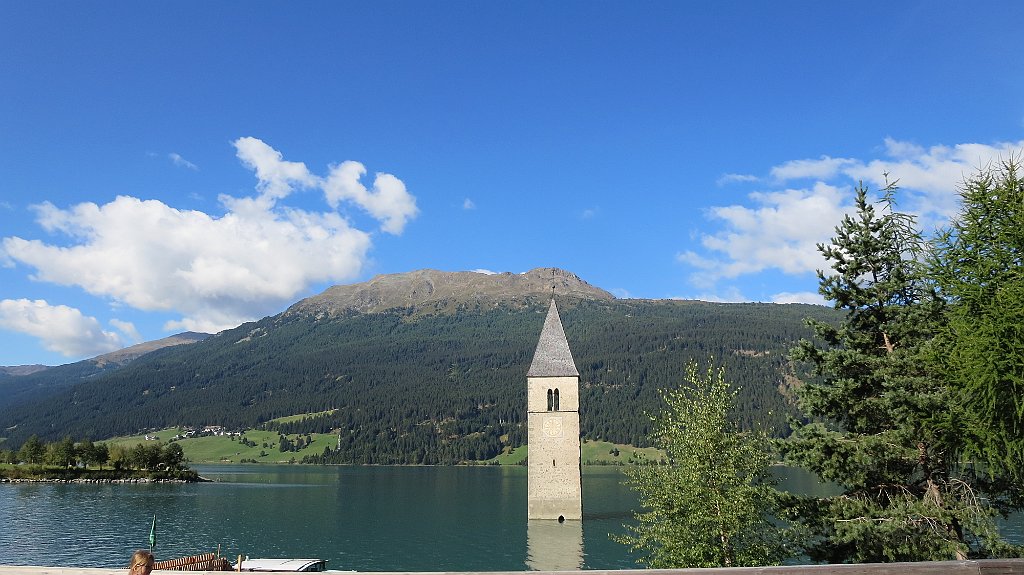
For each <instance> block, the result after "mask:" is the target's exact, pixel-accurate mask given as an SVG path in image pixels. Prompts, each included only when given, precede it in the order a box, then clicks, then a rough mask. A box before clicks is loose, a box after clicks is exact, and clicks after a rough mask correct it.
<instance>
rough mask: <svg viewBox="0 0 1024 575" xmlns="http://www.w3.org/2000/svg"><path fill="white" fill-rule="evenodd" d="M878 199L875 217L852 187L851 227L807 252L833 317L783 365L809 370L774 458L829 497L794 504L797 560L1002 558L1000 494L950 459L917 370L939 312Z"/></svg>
mask: <svg viewBox="0 0 1024 575" xmlns="http://www.w3.org/2000/svg"><path fill="white" fill-rule="evenodd" d="M894 191H895V186H887V187H886V188H885V189H884V190H883V192H884V196H883V199H882V201H881V203H880V207H881V213H880V212H879V211H876V208H875V205H874V204H872V203H871V202H870V201H869V199H868V195H867V190H866V189H865V188H864V187H863V186H859V187H858V188H857V190H856V214H855V215H847V216H846V217H845V218H844V219H843V221H842V222H841V224H840V225H839V226H837V228H836V236H835V237H834V238H832V240H831V243H830V244H829V245H819V250H820V251H821V252H822V254H823V255H824V256H825V258H826V259H827V260H829V261H830V262H831V267H832V270H833V273H831V274H826V273H824V272H821V271H819V272H818V276H819V280H820V292H821V293H822V295H824V296H825V297H826V299H828V300H830V301H832V302H834V304H835V307H836V308H837V309H840V310H845V312H846V317H845V319H844V320H843V321H842V322H841V323H840V325H838V326H833V325H830V324H827V323H822V322H814V321H812V322H810V323H811V325H812V326H813V327H814V329H815V333H816V336H817V338H818V340H819V341H818V342H817V343H812V342H810V341H806V340H805V341H802V342H801V343H800V345H799V346H798V347H797V348H795V349H794V350H793V352H792V355H791V356H792V358H793V359H794V360H796V361H798V362H804V364H805V365H809V366H810V368H811V369H810V375H811V379H809V380H808V381H806V382H805V383H804V385H803V386H802V387H801V388H800V389H799V390H798V398H799V404H800V407H801V409H802V410H803V412H804V413H805V415H806V418H807V419H806V422H805V423H803V424H796V425H795V430H794V433H793V434H792V435H791V437H790V438H789V440H787V441H786V442H785V443H784V444H783V453H784V455H785V456H786V459H787V462H789V463H792V464H797V465H800V466H803V467H805V468H807V469H809V470H811V471H813V472H814V473H816V474H817V475H818V476H820V477H821V479H823V480H825V481H829V482H833V483H835V484H837V485H838V486H840V488H841V489H842V493H841V494H840V495H837V496H834V497H825V498H818V499H809V500H806V501H805V502H804V504H803V506H802V508H800V509H799V515H800V517H801V518H802V520H803V521H804V522H805V524H806V525H807V527H808V528H809V529H810V530H811V532H812V533H813V535H814V539H813V541H812V543H811V544H810V545H809V546H808V548H807V554H808V555H809V556H810V557H811V558H812V559H814V560H818V561H827V562H851V561H852V562H884V561H919V560H945V559H954V558H959V559H963V558H967V557H987V556H992V555H998V554H1003V553H1009V552H1010V547H1009V546H1008V545H1007V544H1006V543H1005V542H1004V541H1003V540H1002V539H1001V538H1000V536H999V533H998V530H997V529H996V526H995V523H994V516H995V514H996V513H997V512H998V511H999V510H1000V509H999V506H1000V505H1001V502H1005V500H1004V499H1001V498H1000V497H1001V495H1000V492H998V490H997V489H994V488H993V486H992V485H990V484H988V483H987V482H986V481H984V480H983V479H982V478H980V477H979V476H978V474H977V473H976V470H975V469H974V468H973V467H971V466H968V465H961V464H960V462H959V461H958V460H957V459H956V458H955V453H954V452H953V451H952V449H951V445H952V444H953V442H954V439H953V438H952V437H951V433H950V426H949V414H950V413H951V412H952V410H951V406H952V403H951V402H952V398H951V396H950V393H949V389H948V387H947V386H945V385H944V384H943V383H942V380H941V378H940V377H938V376H937V374H936V373H934V371H933V370H932V369H931V364H929V363H928V362H926V361H924V359H923V358H924V356H926V355H927V353H929V349H930V346H931V344H932V341H933V337H934V334H935V333H936V331H937V330H938V329H939V328H940V326H941V325H942V321H943V313H944V301H943V300H942V299H941V298H939V297H937V295H936V294H935V293H934V290H932V289H931V288H930V284H929V283H928V282H927V281H926V280H925V277H924V275H923V273H922V272H923V268H922V266H921V265H920V263H919V262H920V261H921V258H922V255H923V250H924V249H925V243H924V241H923V239H922V237H921V235H920V234H919V232H918V231H917V229H916V224H915V222H914V220H913V218H912V217H911V216H909V215H907V214H903V213H899V212H896V211H894V209H893V193H894Z"/></svg>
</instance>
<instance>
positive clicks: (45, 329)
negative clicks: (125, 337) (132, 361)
mask: <svg viewBox="0 0 1024 575" xmlns="http://www.w3.org/2000/svg"><path fill="white" fill-rule="evenodd" d="M0 328H4V329H8V330H11V331H16V332H19V333H24V334H28V335H31V336H33V337H36V338H39V339H40V340H41V341H42V342H43V345H44V346H45V347H46V349H48V350H50V351H54V352H57V353H60V354H63V355H65V356H67V357H86V356H93V355H100V354H103V353H107V352H111V351H114V350H117V349H121V348H122V347H124V345H123V342H122V341H121V338H120V336H118V335H117V334H116V333H114V332H111V331H104V330H103V329H102V327H101V326H100V322H99V321H97V320H96V318H94V317H89V316H86V315H83V314H82V312H81V311H79V310H77V309H75V308H72V307H68V306H65V305H50V304H49V303H47V302H46V300H41V299H39V300H28V299H5V300H0Z"/></svg>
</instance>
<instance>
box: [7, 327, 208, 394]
mask: <svg viewBox="0 0 1024 575" xmlns="http://www.w3.org/2000/svg"><path fill="white" fill-rule="evenodd" d="M207 337H210V335H209V334H206V333H195V332H184V333H179V334H177V335H172V336H170V337H165V338H163V339H158V340H155V341H148V342H144V343H140V344H137V345H133V346H131V347H126V348H124V349H121V350H118V351H114V352H110V353H107V354H103V355H99V356H96V357H94V358H91V359H85V360H82V361H78V362H75V363H69V364H65V365H60V366H56V367H47V366H19V367H5V368H0V409H4V408H8V409H9V408H13V407H15V406H17V405H20V404H23V403H25V402H28V401H33V400H41V399H45V398H46V397H47V396H49V395H53V394H56V393H59V392H61V391H62V390H64V389H66V388H68V387H71V386H73V385H75V384H77V383H80V382H82V381H84V380H85V379H87V378H91V377H95V376H97V375H98V374H100V373H103V372H105V371H108V370H112V369H117V368H119V367H123V366H124V365H127V364H128V363H130V362H132V361H133V360H135V359H137V358H139V357H141V356H143V355H145V354H147V353H150V352H152V351H156V350H158V349H163V348H165V347H171V346H176V345H183V344H189V343H195V342H197V341H202V340H204V339H206V338H207Z"/></svg>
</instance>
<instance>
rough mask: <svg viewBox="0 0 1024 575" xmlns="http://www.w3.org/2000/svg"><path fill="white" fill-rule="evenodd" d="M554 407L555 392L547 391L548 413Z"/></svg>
mask: <svg viewBox="0 0 1024 575" xmlns="http://www.w3.org/2000/svg"><path fill="white" fill-rule="evenodd" d="M554 406H555V392H553V391H551V390H550V389H549V390H548V411H553V410H554Z"/></svg>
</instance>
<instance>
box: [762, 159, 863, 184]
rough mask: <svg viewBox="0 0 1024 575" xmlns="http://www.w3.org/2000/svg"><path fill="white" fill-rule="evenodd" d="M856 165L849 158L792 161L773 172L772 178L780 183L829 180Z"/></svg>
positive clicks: (773, 169) (854, 161)
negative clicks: (843, 169)
mask: <svg viewBox="0 0 1024 575" xmlns="http://www.w3.org/2000/svg"><path fill="white" fill-rule="evenodd" d="M854 163H856V160H851V159H848V158H830V157H828V156H822V157H821V158H819V159H817V160H791V161H789V162H786V163H784V164H782V165H780V166H775V167H774V168H772V170H771V174H772V177H773V178H775V179H776V180H778V181H780V182H786V181H790V180H802V179H817V180H827V179H830V178H832V177H834V176H835V175H836V174H838V173H839V171H840V170H841V169H842V168H843V167H844V166H847V165H850V164H854Z"/></svg>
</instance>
